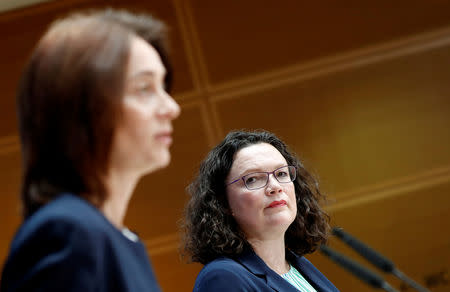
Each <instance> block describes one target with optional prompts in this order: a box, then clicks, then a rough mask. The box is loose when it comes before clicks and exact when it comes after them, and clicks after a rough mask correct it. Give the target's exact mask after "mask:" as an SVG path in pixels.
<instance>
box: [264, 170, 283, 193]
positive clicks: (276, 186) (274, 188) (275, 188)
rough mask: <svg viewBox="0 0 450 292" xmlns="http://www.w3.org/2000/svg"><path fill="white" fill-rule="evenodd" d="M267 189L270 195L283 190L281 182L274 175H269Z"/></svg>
mask: <svg viewBox="0 0 450 292" xmlns="http://www.w3.org/2000/svg"><path fill="white" fill-rule="evenodd" d="M266 190H267V193H268V194H270V195H274V194H276V193H281V192H282V188H281V185H280V183H279V182H278V180H277V179H276V178H275V177H274V176H273V175H269V181H268V182H267V186H266Z"/></svg>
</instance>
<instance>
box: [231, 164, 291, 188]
mask: <svg viewBox="0 0 450 292" xmlns="http://www.w3.org/2000/svg"><path fill="white" fill-rule="evenodd" d="M270 174H273V176H274V177H275V179H276V180H277V181H278V182H279V183H282V184H283V183H289V182H293V181H294V180H295V178H296V177H297V170H296V168H295V166H290V165H286V166H282V167H279V168H277V169H275V170H274V171H268V172H267V171H260V172H252V173H249V174H246V175H244V176H242V177H240V178H238V179H236V180H234V181H232V182H230V183H228V184H227V186H228V185H231V184H234V183H235V182H238V181H239V180H241V179H242V181H243V182H244V185H245V187H246V188H247V189H248V190H257V189H260V188H263V187H265V186H267V183H268V182H269V175H270Z"/></svg>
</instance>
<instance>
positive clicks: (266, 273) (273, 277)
mask: <svg viewBox="0 0 450 292" xmlns="http://www.w3.org/2000/svg"><path fill="white" fill-rule="evenodd" d="M237 261H238V262H239V263H241V265H243V266H244V267H245V268H246V269H247V270H248V271H250V272H251V273H252V274H254V275H255V276H257V277H259V278H262V279H263V280H264V281H265V282H266V284H267V285H268V286H269V287H271V288H272V289H273V290H275V291H283V292H285V291H286V292H298V290H297V289H296V288H295V287H294V286H292V285H291V284H290V283H289V282H287V281H286V280H285V279H283V278H282V277H281V276H280V275H278V274H277V273H275V272H274V271H273V270H272V269H270V268H269V267H268V266H267V265H266V264H265V263H264V261H263V260H262V259H261V258H260V257H259V256H258V255H257V254H256V253H255V252H253V251H249V252H246V253H244V254H243V255H241V256H240V257H238V258H237Z"/></svg>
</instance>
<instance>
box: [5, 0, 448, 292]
mask: <svg viewBox="0 0 450 292" xmlns="http://www.w3.org/2000/svg"><path fill="white" fill-rule="evenodd" d="M105 5H108V6H114V7H125V8H129V9H139V10H145V11H148V12H152V13H153V14H155V15H156V16H159V17H160V18H163V19H164V20H165V21H166V22H167V23H168V24H169V26H170V28H171V37H172V53H173V57H174V63H175V70H176V76H175V78H176V85H175V92H174V96H175V98H176V100H177V101H178V102H179V103H180V105H181V107H182V115H181V116H180V118H179V119H178V120H177V121H176V122H175V144H174V146H173V162H172V164H171V165H170V167H169V168H168V169H166V170H163V171H161V172H159V173H157V174H154V175H151V176H149V177H146V178H144V179H143V180H142V182H141V183H140V184H139V186H138V189H137V190H136V193H135V195H134V197H133V199H132V201H131V205H130V208H129V212H128V216H127V218H126V223H127V224H128V225H129V227H130V228H131V229H134V230H136V231H138V233H139V234H140V236H141V237H142V238H143V240H144V241H145V243H146V244H147V246H148V250H149V252H150V254H151V256H152V260H153V263H154V267H155V269H156V272H157V275H158V277H159V280H160V283H161V286H162V287H163V289H164V291H190V290H191V289H192V285H193V282H194V280H195V276H196V274H197V273H198V271H199V270H200V268H201V266H200V265H198V264H190V265H188V264H185V263H184V262H183V261H182V260H180V258H179V255H178V250H177V246H178V227H177V226H178V225H177V221H178V220H179V219H180V218H181V214H182V208H183V205H184V203H185V201H186V198H187V195H186V193H185V191H184V189H185V187H186V185H187V184H188V183H189V181H190V179H191V178H192V177H193V176H194V174H195V171H196V169H197V167H198V165H199V162H200V161H201V160H202V158H203V157H204V156H205V154H206V153H207V151H208V149H210V148H211V147H212V146H213V145H215V143H217V142H218V141H219V140H220V139H221V138H222V137H223V136H224V135H225V134H226V133H227V132H228V131H229V130H232V129H240V128H250V129H252V128H264V129H267V130H270V131H273V132H275V133H276V134H278V135H279V136H280V137H282V138H283V139H284V140H285V141H286V142H287V143H288V144H290V145H291V146H292V148H293V149H294V150H295V151H296V152H297V153H298V154H299V156H300V157H302V158H303V160H304V162H305V163H306V165H307V166H308V167H309V168H310V169H311V170H312V171H313V172H314V173H316V174H317V175H318V176H319V178H320V181H321V184H322V187H323V189H324V190H325V191H326V192H327V193H328V194H329V196H330V198H331V204H330V205H329V206H327V209H328V211H329V212H330V213H331V215H332V219H333V224H334V225H338V226H341V227H343V228H345V229H346V230H347V231H349V232H351V233H352V234H354V235H355V236H357V237H359V238H360V239H362V240H363V241H365V242H366V243H368V244H370V245H371V246H373V247H374V248H375V249H377V250H379V251H380V252H381V253H383V254H385V255H386V256H387V257H388V258H390V259H392V260H393V261H394V262H395V263H397V266H398V267H399V268H400V269H401V270H403V271H404V272H405V273H406V274H408V275H410V276H412V277H413V278H414V279H416V280H417V281H419V282H420V283H422V284H427V285H428V286H429V287H430V288H431V289H432V291H448V289H449V285H450V283H449V281H450V280H449V266H450V232H449V230H450V220H449V219H450V212H449V211H450V151H449V149H450V147H449V146H450V131H449V129H450V83H449V79H450V66H449V64H450V1H442V0H441V1H439V0H420V1H419V0H416V1H406V0H397V1H387V0H382V1H380V0H367V1H351V0H346V1H298V0H296V1H294V0H292V1H288V0H277V1H275V0H270V1H269V0H268V1H257V0H246V1H237V0H227V1H208V0H172V1H169V0H167V1H163V0H161V1H139V0H109V1H108V0H89V1H88V0H56V1H49V2H46V3H42V4H38V5H34V6H29V7H26V8H21V9H17V10H14V11H7V12H3V13H1V14H0V36H1V47H0V64H1V70H0V92H1V98H0V116H1V121H2V122H1V123H0V230H2V232H1V233H0V261H1V262H3V260H4V259H5V257H6V255H7V250H8V246H9V242H10V240H11V238H12V236H13V234H14V231H15V230H16V228H17V226H18V224H19V223H20V216H19V201H18V189H19V181H20V153H19V145H18V139H17V130H16V121H15V107H14V103H15V101H14V94H15V88H16V84H17V80H18V78H19V75H20V72H21V69H22V67H23V64H24V62H25V60H26V58H27V56H28V54H29V53H30V50H31V48H32V47H33V45H34V44H35V42H36V41H37V39H38V38H39V36H40V35H41V34H42V33H43V31H44V30H45V27H46V26H47V25H48V24H49V23H50V22H51V21H52V20H53V19H54V18H55V17H57V16H60V15H64V14H65V13H67V12H70V11H73V10H75V9H80V8H91V7H104V6H105ZM55 78H57V76H55ZM331 245H332V246H333V247H335V248H336V249H338V250H340V251H341V252H343V253H345V254H347V255H349V256H352V257H353V258H354V259H356V260H358V261H360V262H362V263H363V264H367V263H366V262H365V261H364V260H362V259H361V258H360V257H358V256H357V255H356V254H355V253H354V252H352V251H351V250H349V249H348V248H347V247H345V246H344V245H343V244H341V243H339V242H337V241H335V240H331ZM308 258H309V259H310V260H312V261H313V262H314V263H315V265H316V266H318V267H319V269H320V270H321V271H322V272H323V273H325V274H326V275H327V277H328V278H329V279H330V280H331V281H333V282H334V283H335V284H336V286H337V287H338V288H339V289H340V290H341V291H370V289H369V288H368V287H366V285H365V284H363V283H362V282H360V281H359V280H356V279H354V278H353V277H352V276H351V275H349V274H348V273H347V272H345V271H343V270H341V269H340V268H338V267H337V266H336V265H335V264H333V263H331V262H329V261H328V260H327V259H326V258H324V257H323V256H322V255H320V254H314V255H311V256H309V257H308ZM386 278H387V279H388V280H389V281H390V282H392V283H393V284H394V285H396V286H397V288H399V289H402V290H403V291H407V289H405V288H401V287H400V286H401V285H400V283H399V281H396V280H395V279H393V278H392V277H390V276H386ZM411 291H412V290H411Z"/></svg>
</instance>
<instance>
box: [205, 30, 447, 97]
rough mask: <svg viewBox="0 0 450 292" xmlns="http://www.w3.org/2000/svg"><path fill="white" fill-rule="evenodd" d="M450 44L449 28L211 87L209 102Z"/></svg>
mask: <svg viewBox="0 0 450 292" xmlns="http://www.w3.org/2000/svg"><path fill="white" fill-rule="evenodd" d="M447 45H450V27H448V28H445V29H441V30H437V31H432V32H428V33H424V34H420V35H416V36H414V37H409V38H404V39H400V40H397V41H392V42H387V43H383V44H380V45H375V46H371V47H369V48H365V49H358V50H354V51H350V52H347V53H343V54H339V55H335V56H330V57H325V58H321V59H317V60H314V61H311V62H308V63H304V64H297V65H293V66H289V67H285V68H281V69H277V70H273V71H268V72H265V73H261V74H254V75H253V76H252V77H245V78H241V79H239V80H233V81H230V82H225V83H221V84H218V85H211V86H210V94H211V100H212V101H215V102H216V101H219V100H223V99H229V98H236V97H242V96H243V95H247V94H249V93H254V92H260V91H264V90H267V89H272V88H277V87H280V86H282V85H285V84H292V83H298V82H299V81H305V80H310V79H314V78H319V77H323V76H326V75H329V74H333V73H338V72H342V71H346V70H350V69H355V68H360V67H364V66H368V65H372V64H376V63H381V62H383V61H388V60H392V59H395V58H400V57H405V56H408V55H412V54H415V53H420V52H425V51H429V50H433V49H437V48H441V47H444V46H447Z"/></svg>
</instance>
